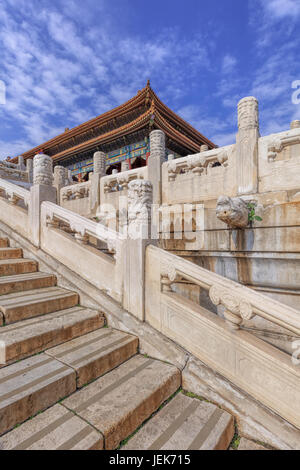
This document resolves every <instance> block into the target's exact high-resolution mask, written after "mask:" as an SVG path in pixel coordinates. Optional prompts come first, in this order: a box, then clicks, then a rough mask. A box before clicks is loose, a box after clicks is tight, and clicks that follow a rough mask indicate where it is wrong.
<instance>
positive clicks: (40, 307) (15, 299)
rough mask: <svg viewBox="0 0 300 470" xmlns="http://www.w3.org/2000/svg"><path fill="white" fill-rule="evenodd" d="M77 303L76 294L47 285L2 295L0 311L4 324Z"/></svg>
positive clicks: (62, 308) (73, 305)
mask: <svg viewBox="0 0 300 470" xmlns="http://www.w3.org/2000/svg"><path fill="white" fill-rule="evenodd" d="M75 305H78V294H77V293H76V292H71V291H69V290H66V289H62V288H60V287H47V288H43V289H34V290H29V291H26V292H17V293H14V294H7V295H2V296H1V297H0V311H1V312H2V315H3V317H4V322H5V323H6V324H9V323H14V322H17V321H20V320H25V319H26V318H32V317H36V316H38V315H45V314H47V313H52V312H56V311H59V310H64V309H66V308H71V307H75Z"/></svg>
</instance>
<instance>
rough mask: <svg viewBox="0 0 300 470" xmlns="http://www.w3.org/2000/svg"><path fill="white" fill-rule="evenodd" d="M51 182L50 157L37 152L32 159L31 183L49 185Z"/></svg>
mask: <svg viewBox="0 0 300 470" xmlns="http://www.w3.org/2000/svg"><path fill="white" fill-rule="evenodd" d="M52 182H53V175H52V158H51V157H48V155H44V154H43V153H39V154H38V155H36V156H35V157H34V159H33V184H44V185H47V186H51V185H52Z"/></svg>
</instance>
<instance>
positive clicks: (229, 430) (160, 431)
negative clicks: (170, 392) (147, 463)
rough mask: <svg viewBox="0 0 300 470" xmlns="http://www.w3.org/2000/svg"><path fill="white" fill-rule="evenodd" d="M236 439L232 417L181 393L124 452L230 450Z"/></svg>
mask: <svg viewBox="0 0 300 470" xmlns="http://www.w3.org/2000/svg"><path fill="white" fill-rule="evenodd" d="M233 436H234V420H233V417H232V416H231V415H230V414H229V413H227V412H226V411H223V410H221V409H220V408H218V407H216V406H215V405H213V404H211V403H207V402H205V401H200V400H198V399H196V398H190V397H187V396H185V395H184V394H183V393H179V394H178V395H176V396H175V398H173V399H172V400H171V401H170V402H169V403H168V404H167V405H166V406H164V407H163V408H162V409H161V410H160V411H159V412H158V413H157V414H156V415H155V416H153V417H152V418H151V419H150V420H149V421H148V422H147V423H146V424H145V425H144V426H143V427H142V428H141V429H140V431H138V432H137V434H136V435H134V436H133V437H132V438H131V439H130V440H129V441H128V443H127V444H126V445H125V446H123V447H122V450H226V449H228V447H229V445H230V442H231V440H232V438H233Z"/></svg>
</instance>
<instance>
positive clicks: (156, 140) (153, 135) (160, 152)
mask: <svg viewBox="0 0 300 470" xmlns="http://www.w3.org/2000/svg"><path fill="white" fill-rule="evenodd" d="M165 157H166V137H165V133H164V132H163V131H161V130H159V129H157V130H155V131H152V132H150V158H157V159H159V160H160V161H161V162H163V161H164V160H165Z"/></svg>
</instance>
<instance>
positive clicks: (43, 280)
mask: <svg viewBox="0 0 300 470" xmlns="http://www.w3.org/2000/svg"><path fill="white" fill-rule="evenodd" d="M53 286H56V276H54V274H48V273H40V272H34V273H28V274H17V275H15V276H3V277H0V295H4V294H11V293H13V292H23V291H26V290H33V289H40V288H42V287H53Z"/></svg>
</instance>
